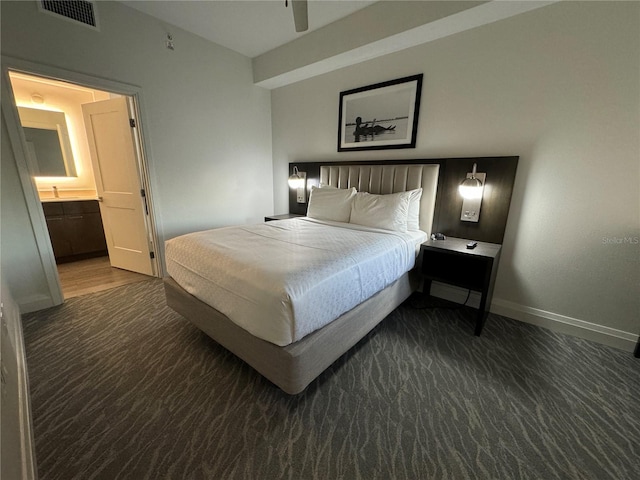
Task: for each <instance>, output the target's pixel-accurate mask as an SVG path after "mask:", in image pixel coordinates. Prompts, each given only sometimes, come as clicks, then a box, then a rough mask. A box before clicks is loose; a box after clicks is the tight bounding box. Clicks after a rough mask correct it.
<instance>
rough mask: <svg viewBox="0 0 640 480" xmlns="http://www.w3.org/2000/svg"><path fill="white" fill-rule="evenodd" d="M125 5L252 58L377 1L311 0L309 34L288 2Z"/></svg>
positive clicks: (161, 0) (187, 0)
mask: <svg viewBox="0 0 640 480" xmlns="http://www.w3.org/2000/svg"><path fill="white" fill-rule="evenodd" d="M122 3H124V4H125V5H127V6H130V7H132V8H135V9H136V10H139V11H141V12H144V13H146V14H148V15H151V16H153V17H156V18H158V19H160V20H162V21H164V22H167V23H168V24H171V25H176V26H178V27H180V28H182V29H184V30H187V31H189V32H191V33H195V34H196V35H199V36H201V37H203V38H206V39H207V40H211V41H212V42H215V43H217V44H219V45H222V46H225V47H227V48H230V49H231V50H235V51H236V52H239V53H242V54H243V55H246V56H247V57H250V58H253V57H256V56H258V55H260V54H262V53H265V52H268V51H269V50H273V49H274V48H276V47H279V46H281V45H284V44H285V43H288V42H290V41H292V40H295V39H296V38H298V37H300V36H302V35H304V34H305V33H309V32H311V31H313V30H317V29H319V28H321V27H324V26H325V25H328V24H330V23H332V22H335V21H336V20H339V19H341V18H343V17H346V16H348V15H350V14H352V13H354V12H356V11H357V10H360V9H362V8H365V7H368V6H369V5H371V4H373V3H375V1H370V0H309V1H308V14H309V30H308V31H307V32H304V33H296V31H295V28H294V24H293V13H292V9H291V1H289V6H288V7H285V0H153V1H148V0H122ZM168 33H171V32H168Z"/></svg>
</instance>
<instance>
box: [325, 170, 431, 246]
mask: <svg viewBox="0 0 640 480" xmlns="http://www.w3.org/2000/svg"><path fill="white" fill-rule="evenodd" d="M439 170H440V165H437V164H428V165H366V164H362V165H328V166H325V165H321V166H320V184H321V185H329V186H332V187H337V188H351V187H355V188H356V190H358V191H359V192H368V193H373V194H378V195H380V194H388V193H396V192H406V191H408V190H415V189H416V188H421V187H422V198H421V200H420V229H421V230H423V231H425V232H427V234H429V235H430V234H431V227H432V225H433V215H434V210H435V203H436V190H437V187H438V172H439Z"/></svg>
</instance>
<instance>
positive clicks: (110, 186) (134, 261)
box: [82, 97, 154, 275]
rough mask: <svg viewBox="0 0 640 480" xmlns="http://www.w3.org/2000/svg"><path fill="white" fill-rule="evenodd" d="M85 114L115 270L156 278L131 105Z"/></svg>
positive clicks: (102, 105)
mask: <svg viewBox="0 0 640 480" xmlns="http://www.w3.org/2000/svg"><path fill="white" fill-rule="evenodd" d="M82 113H83V115H84V125H85V129H86V130H87V139H88V140H89V149H90V151H91V163H92V165H93V172H94V175H95V179H96V188H97V191H98V197H99V199H100V200H101V201H100V213H101V215H102V223H103V225H104V233H105V237H106V238H107V249H108V250H109V259H110V261H111V266H113V267H117V268H122V269H125V270H131V271H134V272H138V273H144V274H146V275H153V274H154V268H153V262H152V253H151V248H150V245H151V242H150V240H149V235H148V232H147V222H146V218H145V217H146V215H147V213H146V207H145V203H144V202H145V200H146V199H145V198H143V195H142V187H141V182H140V174H139V171H138V162H137V157H136V149H135V145H134V143H133V142H134V140H133V132H132V127H131V125H130V123H129V110H128V108H127V99H126V98H125V97H119V98H114V99H111V100H104V101H101V102H95V103H88V104H84V105H82Z"/></svg>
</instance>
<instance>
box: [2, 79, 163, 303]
mask: <svg viewBox="0 0 640 480" xmlns="http://www.w3.org/2000/svg"><path fill="white" fill-rule="evenodd" d="M7 74H8V77H9V79H10V84H11V97H12V102H13V105H15V106H16V107H17V110H18V111H19V115H18V119H19V121H21V115H20V114H21V113H22V112H21V110H23V109H26V110H28V111H29V112H30V113H34V112H35V113H41V112H43V111H47V112H52V111H56V112H62V115H63V117H66V122H64V121H63V122H62V123H66V127H68V129H67V130H68V132H67V134H66V137H67V138H68V141H69V146H68V147H66V149H65V148H64V147H63V148H62V151H63V152H64V151H67V152H68V153H67V154H66V155H61V156H60V155H58V156H59V157H64V158H62V160H64V161H65V163H66V170H65V166H63V167H62V171H59V170H58V171H55V172H54V173H53V174H48V172H47V171H46V170H45V169H44V167H43V168H42V169H39V167H38V163H39V162H37V161H34V158H33V157H34V156H35V155H33V152H34V151H36V150H37V148H34V146H33V143H32V142H33V139H32V138H29V139H27V138H26V135H25V136H24V137H21V140H22V142H21V143H22V144H23V147H24V146H25V145H26V148H23V149H22V150H23V153H24V156H25V160H26V162H25V165H24V166H25V167H26V170H27V172H28V178H29V179H30V180H31V182H30V183H31V184H32V187H34V188H32V191H33V193H34V195H33V196H34V197H36V198H35V200H36V202H35V205H36V207H35V208H36V209H38V207H39V212H38V213H40V215H39V216H40V218H42V217H44V219H45V222H46V224H47V225H46V226H47V228H46V233H47V236H48V238H47V239H46V240H47V241H46V242H44V243H46V244H47V246H48V250H49V252H48V253H49V254H52V255H51V256H52V257H54V258H55V263H54V268H55V270H54V275H48V276H51V277H54V278H51V279H49V278H48V281H49V283H50V285H51V284H54V285H53V286H54V287H56V286H57V289H58V292H59V297H62V298H59V299H58V300H59V301H58V302H56V298H55V297H56V295H55V294H52V297H53V300H54V304H57V303H62V301H63V299H66V298H70V297H72V296H77V295H81V294H85V293H92V292H95V291H100V290H104V289H107V288H112V287H114V286H119V285H122V284H126V283H132V282H134V281H140V280H143V279H146V278H149V276H152V277H157V276H159V275H160V269H159V265H158V260H157V258H156V256H155V254H154V251H155V245H156V244H157V242H156V231H155V226H154V222H153V216H152V204H151V196H150V189H149V185H148V175H147V168H146V162H145V155H144V145H143V142H142V135H141V134H140V131H141V130H140V129H141V124H140V120H139V115H138V105H137V96H136V94H133V95H131V94H128V93H129V92H122V91H115V90H113V89H104V88H102V87H97V88H96V87H93V86H87V84H86V83H83V84H79V83H75V82H73V81H68V80H62V79H60V77H58V76H56V78H52V77H49V76H45V75H43V74H41V73H39V72H38V73H36V72H32V71H29V72H27V71H23V70H13V69H11V68H9V70H8V72H7ZM98 83H100V82H99V81H98ZM96 105H97V107H95V106H96ZM114 105H116V106H117V108H115V107H113V106H114ZM87 107H89V112H87V111H86V110H87ZM118 109H119V110H120V111H119V112H118V111H117V110H118ZM114 112H115V114H117V115H124V116H125V123H126V133H125V134H123V132H122V128H120V131H116V132H115V133H113V132H111V133H110V130H113V125H110V123H113V119H114V118H115V119H117V118H116V117H115V116H114ZM20 127H22V129H24V123H23V124H22V125H17V130H18V131H20V130H22V129H21V128H20ZM44 128H45V129H46V128H47V127H44ZM50 130H52V131H51V132H47V131H46V130H43V131H44V133H49V134H51V133H52V134H53V135H50V136H52V137H54V138H55V137H56V133H57V134H58V137H59V138H60V139H61V144H62V138H63V137H64V135H62V134H61V133H60V128H57V132H56V131H55V130H56V128H51V129H50ZM36 133H38V132H37V131H36ZM23 134H24V131H23ZM109 135H112V137H113V135H115V138H116V140H117V141H116V140H113V138H110V137H109ZM121 138H128V139H129V140H130V142H129V143H128V144H127V143H126V142H125V145H124V146H122V147H120V146H118V145H116V143H118V142H119V141H120V139H121ZM54 143H55V142H54ZM104 146H107V147H108V148H106V149H105V148H104ZM14 150H15V149H14ZM67 157H71V160H69V158H67ZM36 160H37V159H36ZM16 161H17V163H19V162H18V158H16ZM19 167H20V165H19ZM70 167H72V168H70ZM47 168H48V167H47ZM25 197H27V191H26V189H25ZM27 200H28V199H27ZM27 203H29V202H27ZM58 208H59V209H60V211H59V212H56V213H58V216H57V217H55V221H56V222H58V224H59V225H61V224H63V223H64V222H66V223H64V225H66V227H63V228H62V230H63V231H64V230H65V228H66V230H67V232H69V231H70V230H75V232H72V233H73V235H71V236H75V237H83V239H84V240H85V242H84V243H85V245H83V246H82V247H81V248H79V249H72V250H70V251H64V252H62V251H61V250H60V249H59V248H58V249H57V248H56V241H55V240H54V238H53V235H52V234H53V231H52V229H51V228H50V223H51V222H49V217H48V212H50V211H51V210H54V211H55V210H56V209H58ZM78 209H79V210H78ZM69 212H71V214H69V215H67V213H69ZM78 213H80V215H78ZM96 215H97V218H99V220H98V224H99V226H100V227H101V228H100V230H101V231H100V232H99V233H97V232H95V231H91V232H90V233H87V232H88V230H87V229H89V228H93V227H95V223H96V221H95V216H96ZM32 216H33V214H32ZM92 216H93V217H92ZM81 218H84V219H85V222H84V224H82V225H81V224H79V223H77V222H78V221H81V220H79V219H81ZM89 218H93V224H90V223H91V222H89V223H87V219H89ZM36 220H37V219H36ZM69 220H74V221H75V222H76V223H73V222H71V223H69ZM33 221H34V219H33V218H32V222H33ZM79 225H81V226H79ZM58 230H61V229H60V228H58ZM58 233H59V232H58ZM63 234H64V232H63ZM67 236H69V235H68V234H67ZM98 236H102V237H103V238H104V244H103V245H104V246H106V247H107V248H102V247H100V246H99V245H100V242H99V241H98V242H97V245H98V247H96V246H93V247H91V246H89V247H87V246H86V239H87V238H94V237H96V238H97V237H98ZM65 240H67V239H66V238H65ZM67 243H69V242H67ZM95 243H96V242H94V244H95ZM105 244H106V245H105ZM61 252H62V253H61ZM45 253H47V252H45ZM135 254H137V256H136V255H135ZM41 255H42V253H41ZM45 260H46V259H44V258H43V265H45V264H46V261H45ZM45 270H46V269H45ZM45 273H46V272H45ZM54 290H55V288H54V289H52V293H55V292H54Z"/></svg>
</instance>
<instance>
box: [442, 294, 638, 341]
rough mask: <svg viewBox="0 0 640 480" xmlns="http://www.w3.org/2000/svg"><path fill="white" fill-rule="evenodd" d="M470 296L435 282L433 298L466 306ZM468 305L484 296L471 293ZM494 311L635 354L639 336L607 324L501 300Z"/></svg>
mask: <svg viewBox="0 0 640 480" xmlns="http://www.w3.org/2000/svg"><path fill="white" fill-rule="evenodd" d="M467 293H468V290H465V289H462V288H458V287H454V286H451V285H446V284H442V283H437V282H433V285H432V287H431V295H433V296H434V297H439V298H443V299H445V300H449V301H452V302H456V303H463V302H464V301H465V299H466V298H467ZM467 305H469V306H471V307H475V308H477V307H478V305H480V294H479V293H477V292H471V295H470V296H469V300H468V301H467ZM490 311H491V312H492V313H495V314H498V315H502V316H504V317H509V318H512V319H514V320H518V321H521V322H525V323H529V324H531V325H536V326H539V327H543V328H548V329H549V330H553V331H555V332H559V333H566V334H568V335H573V336H574V337H578V338H584V339H586V340H591V341H594V342H598V343H601V344H603V345H608V346H610V347H614V348H618V349H620V350H624V351H626V352H633V351H634V349H635V347H636V343H637V341H638V334H637V333H631V332H625V331H623V330H617V329H615V328H611V327H606V326H604V325H598V324H596V323H591V322H587V321H585V320H580V319H577V318H573V317H568V316H566V315H560V314H557V313H553V312H548V311H546V310H541V309H539V308H533V307H527V306H525V305H520V304H517V303H514V302H510V301H508V300H502V299H499V298H494V299H493V301H492V303H491V307H490Z"/></svg>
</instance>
